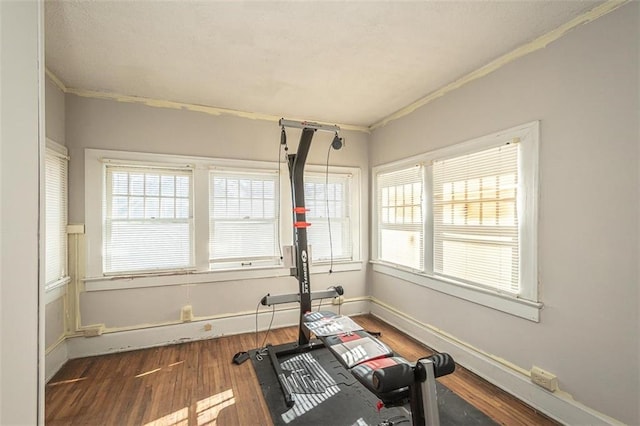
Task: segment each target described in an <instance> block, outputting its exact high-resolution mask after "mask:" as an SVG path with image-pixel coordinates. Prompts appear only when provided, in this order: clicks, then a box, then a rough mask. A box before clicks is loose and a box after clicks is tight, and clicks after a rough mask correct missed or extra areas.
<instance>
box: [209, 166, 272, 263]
mask: <svg viewBox="0 0 640 426" xmlns="http://www.w3.org/2000/svg"><path fill="white" fill-rule="evenodd" d="M216 174H218V176H225V175H226V179H229V178H230V176H231V177H238V178H239V177H241V176H243V177H245V178H247V179H250V178H252V177H253V178H262V180H263V181H273V183H274V190H273V192H274V198H273V199H274V209H273V215H274V217H273V218H272V219H270V218H247V219H248V220H249V221H250V222H251V223H253V224H257V223H263V224H270V223H273V229H274V241H273V244H274V247H273V249H274V252H273V255H272V256H250V257H245V258H227V259H221V260H218V261H216V260H215V259H214V257H213V256H212V254H211V252H210V251H208V253H209V269H210V270H212V271H219V270H231V269H246V268H248V267H256V266H265V267H269V266H280V264H281V260H280V259H279V255H278V251H279V250H278V247H277V245H278V241H279V238H278V235H277V233H278V231H279V224H278V222H279V218H278V217H277V215H278V212H279V211H280V209H279V206H278V205H276V203H277V202H278V195H279V190H278V188H277V187H278V176H277V170H256V169H246V168H243V169H238V168H228V167H226V168H223V167H213V168H211V169H210V170H209V207H210V210H209V215H208V218H209V236H210V237H209V241H208V243H209V248H211V247H212V246H213V242H212V241H211V235H212V234H213V232H212V229H211V223H212V222H215V221H216V218H213V217H212V216H211V208H212V207H213V205H212V204H211V203H212V201H213V200H212V197H214V199H215V198H216V197H215V195H214V189H213V188H212V184H211V181H212V179H214V178H215V176H216ZM240 198H241V197H240V196H239V197H238V200H240ZM225 200H228V198H225ZM262 200H263V201H264V198H262ZM217 220H219V221H220V222H237V221H239V220H242V219H241V218H240V217H239V216H238V217H234V218H219V219H217Z"/></svg>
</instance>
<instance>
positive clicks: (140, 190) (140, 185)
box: [129, 173, 144, 195]
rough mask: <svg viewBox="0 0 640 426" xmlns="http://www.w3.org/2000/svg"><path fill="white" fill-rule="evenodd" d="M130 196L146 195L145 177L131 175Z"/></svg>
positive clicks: (137, 174)
mask: <svg viewBox="0 0 640 426" xmlns="http://www.w3.org/2000/svg"><path fill="white" fill-rule="evenodd" d="M129 185H130V186H129V194H130V195H144V175H143V174H142V173H136V174H131V175H129Z"/></svg>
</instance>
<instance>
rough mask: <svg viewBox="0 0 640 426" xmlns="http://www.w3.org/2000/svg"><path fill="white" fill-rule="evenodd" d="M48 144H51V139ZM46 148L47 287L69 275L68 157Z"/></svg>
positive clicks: (56, 150)
mask: <svg viewBox="0 0 640 426" xmlns="http://www.w3.org/2000/svg"><path fill="white" fill-rule="evenodd" d="M48 145H50V143H49V142H48ZM58 151H64V152H66V149H64V147H59V148H58V149H55V150H54V149H51V148H49V147H48V148H47V149H46V153H45V271H46V272H45V282H46V284H45V286H46V287H50V286H52V285H55V284H56V283H57V282H60V281H61V280H63V279H65V278H66V277H67V276H68V270H67V171H68V158H67V156H66V155H64V154H61V153H59V152H58Z"/></svg>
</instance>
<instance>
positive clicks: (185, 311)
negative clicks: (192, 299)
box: [180, 305, 193, 322]
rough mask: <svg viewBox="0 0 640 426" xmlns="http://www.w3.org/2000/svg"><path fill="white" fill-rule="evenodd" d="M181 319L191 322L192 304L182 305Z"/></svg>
mask: <svg viewBox="0 0 640 426" xmlns="http://www.w3.org/2000/svg"><path fill="white" fill-rule="evenodd" d="M180 319H181V320H182V322H191V321H193V308H192V307H191V305H185V306H183V307H182V312H181V313H180Z"/></svg>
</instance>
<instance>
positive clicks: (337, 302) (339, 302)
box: [331, 296, 344, 305]
mask: <svg viewBox="0 0 640 426" xmlns="http://www.w3.org/2000/svg"><path fill="white" fill-rule="evenodd" d="M343 303H344V296H338V297H334V298H333V299H332V300H331V304H333V305H342V304H343Z"/></svg>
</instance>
